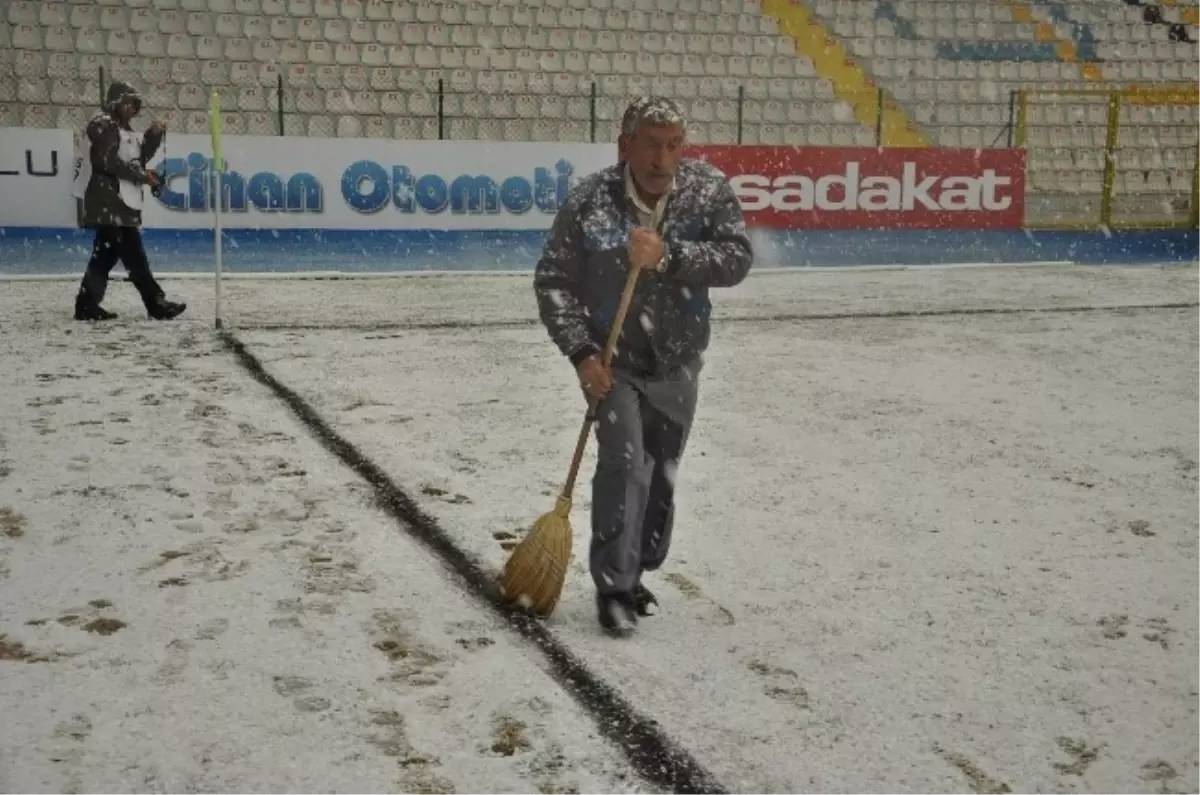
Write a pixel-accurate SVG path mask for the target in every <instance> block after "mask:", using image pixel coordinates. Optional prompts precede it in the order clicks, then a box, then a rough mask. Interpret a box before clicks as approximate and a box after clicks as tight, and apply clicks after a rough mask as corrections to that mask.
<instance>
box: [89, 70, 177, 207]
mask: <svg viewBox="0 0 1200 795" xmlns="http://www.w3.org/2000/svg"><path fill="white" fill-rule="evenodd" d="M128 100H132V101H134V102H137V103H139V105H140V103H141V97H139V96H138V93H137V91H136V90H135V89H134V88H133V86H131V85H129V84H128V83H123V82H121V81H119V80H118V81H116V82H114V83H113V84H112V85H111V86H109V88H108V96H107V97H106V98H105V102H104V109H103V112H101V113H99V114H97V115H96V116H94V117H93V118H92V120H91V121H90V122H88V125H87V129H86V130H85V133H84V138H83V140H81V141H80V143H79V150H80V155H81V158H80V160H79V163H78V169H79V171H78V174H77V175H76V186H77V187H76V191H77V195H78V194H80V193H81V194H82V198H83V218H82V225H83V226H84V227H89V228H94V227H97V226H141V223H142V213H141V206H142V204H141V198H142V194H143V188H142V186H143V185H146V184H147V182H148V179H147V177H146V163H148V162H149V161H150V159H151V158H152V157H154V155H155V153H156V152H157V151H158V147H159V145H160V144H161V143H162V137H161V136H158V135H151V134H149V133H147V134H145V135H143V134H142V133H139V132H137V131H136V130H133V129H132V128H130V127H129V126H126V125H122V124H121V122H120V121H118V118H119V117H118V116H117V106H118V105H120V104H121V103H122V102H125V101H128ZM122 183H124V185H122Z"/></svg>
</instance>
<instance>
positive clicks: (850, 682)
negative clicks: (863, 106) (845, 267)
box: [0, 263, 1200, 792]
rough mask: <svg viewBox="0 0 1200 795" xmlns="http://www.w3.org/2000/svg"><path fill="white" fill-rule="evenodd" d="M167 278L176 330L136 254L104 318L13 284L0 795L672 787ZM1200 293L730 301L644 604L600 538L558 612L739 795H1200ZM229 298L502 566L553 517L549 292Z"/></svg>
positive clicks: (1046, 286)
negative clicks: (615, 577) (179, 313)
mask: <svg viewBox="0 0 1200 795" xmlns="http://www.w3.org/2000/svg"><path fill="white" fill-rule="evenodd" d="M162 267H163V268H164V270H169V263H167V264H164V265H163V266H162ZM164 283H165V285H166V287H167V289H168V291H169V293H171V295H172V297H175V296H176V295H178V296H180V297H183V298H184V299H186V300H187V301H188V302H189V304H190V308H189V310H188V313H187V314H186V315H185V316H184V317H183V318H181V319H180V321H177V322H173V323H155V322H152V321H149V320H146V319H145V318H144V312H142V311H141V310H140V307H139V306H138V304H137V303H136V296H135V294H134V292H133V290H132V288H131V287H130V286H128V285H126V284H123V283H121V282H120V281H118V280H116V279H114V283H113V284H112V286H111V288H110V293H109V296H110V297H109V300H108V301H107V303H106V305H107V306H108V307H109V308H111V309H113V310H116V311H118V312H120V313H121V318H120V319H119V320H118V321H116V322H114V323H112V324H109V325H88V324H80V323H75V322H73V321H72V320H70V311H71V305H72V300H73V296H74V292H75V285H74V284H73V283H70V282H63V281H15V282H0V396H2V398H0V405H2V406H3V411H2V412H0V716H3V717H2V719H0V790H3V791H109V790H121V791H134V792H148V791H162V790H166V791H238V792H254V791H264V790H270V791H300V790H302V791H336V792H383V791H409V792H412V791H419V792H454V791H476V792H482V791H488V792H528V791H538V790H540V791H545V792H562V791H579V792H585V791H609V792H611V791H617V792H625V791H645V790H652V789H654V788H655V785H654V784H653V783H652V782H651V781H649V780H647V778H645V777H643V776H642V775H641V774H639V772H638V769H637V768H636V766H634V765H632V764H631V763H630V761H629V759H628V758H627V756H626V755H625V753H623V752H622V750H621V748H620V747H619V744H618V743H615V742H612V741H610V740H609V739H606V737H605V733H604V731H603V727H601V726H599V725H598V724H597V722H596V720H595V718H594V715H593V714H592V713H590V712H589V711H588V710H587V709H586V708H585V707H584V706H583V705H582V702H581V700H579V699H577V698H575V697H574V696H573V694H572V693H571V692H569V690H568V689H567V688H564V687H563V686H562V685H561V684H560V682H559V681H558V680H557V679H556V678H555V677H554V676H553V675H552V667H551V665H550V664H549V662H548V660H547V657H546V655H545V654H544V652H543V650H542V649H540V648H538V647H537V646H536V645H535V644H531V643H529V642H528V640H527V639H526V638H525V637H524V636H522V635H521V634H520V633H518V632H514V631H513V630H512V629H511V627H510V626H509V625H508V624H507V623H506V622H505V621H504V620H503V619H501V618H500V617H499V616H498V615H497V614H495V613H494V612H491V611H489V610H488V609H486V608H485V606H483V605H482V604H481V601H480V600H479V599H477V598H475V597H474V596H472V595H471V594H470V593H468V592H467V590H466V589H464V588H463V587H462V584H461V582H460V581H459V579H458V578H457V577H455V576H454V575H452V574H451V573H450V572H449V571H448V569H447V567H446V565H445V564H444V563H443V561H442V560H441V559H440V558H439V557H438V556H437V555H436V554H434V553H433V552H431V551H430V549H429V548H428V547H427V546H425V545H423V544H421V543H419V542H418V541H417V540H415V539H414V537H413V535H412V534H411V533H410V532H409V528H406V527H405V526H404V525H402V524H401V523H399V522H397V521H396V520H395V519H394V518H393V517H392V516H391V515H389V514H388V513H386V512H385V511H384V510H382V509H381V507H380V506H379V504H378V503H377V500H376V497H377V495H376V494H375V492H374V491H373V489H372V487H371V486H370V485H369V484H368V483H367V481H366V480H364V478H363V477H361V476H360V474H359V473H357V472H355V471H353V470H351V469H350V468H348V467H346V466H345V465H344V464H343V463H341V462H340V461H339V460H338V459H337V458H335V457H334V456H333V455H332V454H331V453H330V452H329V451H328V450H327V448H326V447H323V446H322V445H321V444H320V443H319V442H318V441H317V439H315V438H314V436H313V435H312V434H311V433H310V432H309V431H308V429H307V428H306V426H305V425H303V424H302V423H301V422H300V421H299V420H298V419H297V416H296V415H295V414H294V413H293V412H292V411H291V410H290V409H289V408H288V407H287V406H286V405H285V404H284V403H283V402H282V401H281V400H280V399H279V398H278V397H277V395H276V394H275V393H273V392H272V391H271V390H270V389H268V388H267V387H266V386H264V385H263V384H262V383H260V382H259V381H256V380H255V379H254V378H252V377H251V375H250V373H248V372H247V370H246V369H244V368H243V366H242V364H241V363H240V360H239V358H238V357H237V356H235V355H234V353H233V352H232V351H231V350H230V349H229V348H228V347H227V346H225V345H224V344H223V343H222V341H221V339H220V338H219V337H218V335H217V333H216V332H215V331H213V330H212V317H211V311H212V285H211V283H210V282H209V281H206V280H197V279H171V278H166V279H164ZM1197 288H1198V281H1197V269H1196V268H1195V267H1184V268H1179V269H1160V268H1077V267H1058V266H1047V267H1030V268H1011V267H998V268H978V269H910V270H904V269H899V270H871V271H842V272H791V273H765V272H764V273H759V274H755V275H752V276H751V278H750V279H748V280H747V282H746V283H745V284H743V285H742V286H740V287H738V288H736V289H733V290H728V291H714V295H713V299H714V304H715V310H714V316H713V317H714V329H713V342H712V347H711V348H710V351H709V354H708V356H707V362H706V365H705V368H704V371H703V373H702V380H701V388H700V405H699V412H698V417H697V420H696V425H695V429H694V431H693V436H692V441H691V444H690V447H689V449H688V451H687V453H686V455H685V457H684V460H683V461H682V463H681V465H680V467H679V470H678V487H679V491H680V494H679V500H680V502H679V514H678V519H677V524H676V539H675V546H674V550H673V553H672V555H671V558H670V560H669V562H668V564H667V566H666V568H665V570H664V571H663V572H661V573H659V574H657V575H654V576H653V577H652V578H651V579H650V580H649V581H648V583H649V584H650V585H651V587H652V588H654V589H655V590H656V592H657V593H658V595H659V599H660V601H661V602H662V611H661V614H660V615H658V616H656V617H653V618H650V619H645V620H643V622H642V624H641V626H640V628H639V632H638V634H637V635H636V636H635V637H634V638H633V639H630V640H626V641H615V640H612V639H608V638H606V637H605V636H603V635H601V634H600V632H599V630H598V627H597V625H596V621H595V616H594V608H593V602H592V596H591V590H590V580H589V578H588V575H587V572H586V570H585V568H584V561H585V560H586V555H582V554H581V555H579V556H578V558H577V560H576V561H575V563H574V565H573V568H572V570H571V575H570V579H569V581H568V584H567V589H566V592H565V595H564V599H563V602H562V604H561V605H560V607H559V609H558V611H557V612H556V613H555V615H554V616H553V617H552V619H551V620H550V621H549V622H548V624H547V629H548V630H549V631H550V632H551V633H552V635H553V636H554V637H555V638H557V639H558V640H559V641H560V642H561V643H562V644H563V645H565V646H566V647H567V648H569V649H570V650H572V651H573V652H574V653H575V654H576V655H577V656H578V658H579V659H581V660H582V661H583V662H584V663H585V664H586V666H587V667H588V669H589V670H590V671H591V672H592V673H593V674H594V675H595V676H596V677H598V678H599V679H601V680H603V682H605V683H607V684H608V685H610V686H611V687H612V688H614V689H615V690H616V691H618V692H619V693H620V694H621V695H622V696H623V697H624V698H625V699H626V700H627V701H628V702H629V703H630V704H632V705H633V706H634V708H635V709H637V710H638V711H639V712H640V713H641V714H642V715H644V716H645V717H647V718H650V719H652V720H655V721H657V722H658V723H659V725H660V726H661V729H662V731H663V732H664V733H665V734H666V735H668V736H669V737H670V738H671V739H672V740H673V741H674V742H675V743H677V744H678V745H679V746H680V747H681V748H683V749H686V751H688V752H689V753H690V754H691V755H692V757H693V758H694V759H695V760H696V761H697V762H698V763H699V764H700V765H703V766H704V768H705V769H706V770H707V771H708V772H709V773H710V774H711V775H712V776H714V777H715V780H716V781H718V782H719V783H720V785H721V786H723V787H724V788H726V789H727V790H729V791H766V792H774V791H872V792H876V791H888V792H906V791H931V792H960V791H968V790H970V791H975V792H1004V791H1009V790H1010V789H1011V790H1012V791H1123V792H1159V791H1176V792H1180V791H1196V790H1197V787H1198V785H1200V781H1198V773H1200V768H1198V765H1200V749H1198V738H1197V697H1198V687H1200V686H1198V682H1197V670H1198V669H1197V656H1198V649H1197V588H1198V582H1197V541H1198V526H1197V461H1198V460H1200V451H1198V449H1197V448H1198V439H1197V435H1198V427H1197V422H1198V408H1197V399H1198V398H1197V378H1198V370H1197V357H1198V341H1197V319H1198V318H1197V309H1196V300H1197ZM224 302H225V309H226V323H227V325H228V326H229V327H230V328H231V329H232V333H233V334H234V335H236V337H237V339H239V340H240V341H241V342H242V343H244V345H245V346H246V349H247V350H248V351H249V352H250V353H251V354H253V355H254V356H255V357H257V358H258V359H259V360H260V361H261V362H262V363H263V365H264V366H265V368H266V370H267V372H268V373H269V374H270V375H271V376H273V377H274V378H276V379H278V380H279V381H280V382H281V383H282V384H284V385H286V386H287V387H288V388H290V389H291V390H294V392H295V393H297V394H298V395H299V396H300V397H301V398H303V399H304V400H305V401H307V402H308V403H309V404H310V405H311V406H312V407H313V408H314V409H315V410H316V412H317V413H319V415H320V416H321V417H322V418H324V420H325V421H326V422H327V423H329V425H330V426H332V428H333V429H334V431H336V432H337V433H338V434H340V435H341V436H342V437H344V438H345V439H346V440H348V441H349V442H350V443H352V444H353V445H354V446H356V447H357V448H358V449H359V450H361V452H362V453H363V454H364V455H365V456H367V457H368V458H370V459H371V460H373V461H374V462H375V463H376V464H378V466H379V467H380V468H381V469H383V470H384V471H386V472H387V473H388V475H389V476H390V477H391V478H393V479H394V481H395V483H397V484H398V485H399V486H400V487H401V488H402V489H403V490H404V491H405V492H406V493H407V494H408V495H410V496H411V497H412V498H413V499H414V500H415V501H416V502H417V503H418V505H419V506H420V508H421V509H423V510H424V512H426V513H427V514H429V515H430V516H431V517H433V519H435V520H436V522H437V524H438V525H439V526H440V528H442V529H443V530H444V531H445V533H446V534H447V535H448V536H449V537H450V538H452V539H453V540H454V542H455V544H456V546H457V547H458V548H459V549H461V550H462V551H463V552H464V553H466V554H467V555H469V556H470V557H471V558H472V559H473V560H475V561H477V562H478V563H479V565H481V566H483V567H484V568H486V569H489V570H496V571H498V570H499V568H500V566H501V564H502V562H503V560H504V559H505V557H506V555H507V552H506V549H505V547H506V546H509V545H511V541H512V539H513V538H514V537H516V536H519V535H520V533H521V532H523V530H524V528H526V527H528V525H529V524H530V523H531V522H532V521H533V520H534V519H535V518H536V517H537V516H538V515H540V514H542V513H544V512H546V511H548V510H550V509H551V508H552V507H553V500H554V495H555V493H556V491H557V489H558V487H559V485H560V483H561V481H562V478H563V477H564V476H565V474H566V469H567V466H568V464H569V461H570V454H571V451H572V445H573V441H574V438H575V435H576V434H577V433H578V428H579V423H580V422H581V420H582V418H583V410H584V406H583V402H582V398H581V396H580V392H579V390H578V388H577V386H576V385H575V383H574V381H573V374H572V373H571V371H570V368H569V366H567V365H566V363H565V362H564V360H563V359H562V357H561V356H559V355H558V353H557V352H556V351H555V350H553V349H552V346H551V344H550V342H549V340H548V338H547V336H546V334H545V332H544V330H543V329H542V328H541V327H540V326H538V325H537V324H536V320H535V318H534V311H535V306H534V300H533V294H532V289H531V279H530V275H529V274H528V273H526V274H521V275H478V276H468V275H456V276H412V277H403V278H386V279H378V278H376V279H367V278H363V279H354V280H250V279H245V280H242V279H233V280H231V281H229V282H228V283H227V284H226V289H225V293H224ZM1027 310H1030V311H1027ZM1032 310H1055V311H1032ZM1062 310H1066V311H1062ZM594 453H595V448H594V444H593V446H592V447H591V448H589V455H588V458H587V460H586V461H585V464H584V466H585V470H584V472H585V477H584V478H582V481H581V484H582V485H581V489H580V492H579V494H578V498H577V501H576V510H575V514H574V517H573V523H574V526H575V528H576V550H577V552H582V551H583V550H585V549H586V544H587V533H588V522H589V518H588V508H589V500H588V496H589V495H588V491H589V489H588V478H587V475H588V474H590V468H591V466H592V463H593V461H594Z"/></svg>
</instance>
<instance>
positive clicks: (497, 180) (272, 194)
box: [0, 128, 1025, 230]
mask: <svg viewBox="0 0 1200 795" xmlns="http://www.w3.org/2000/svg"><path fill="white" fill-rule="evenodd" d="M80 154H82V152H81V153H80ZM211 154H212V150H211V142H210V140H209V137H208V136H207V135H185V134H180V133H173V132H169V133H168V134H167V138H166V144H165V147H164V149H162V150H160V151H159V153H158V155H157V156H156V157H155V162H154V165H157V166H159V167H160V168H162V169H164V170H165V173H166V175H167V179H166V187H165V189H164V190H163V191H162V194H161V196H159V197H158V198H157V199H156V198H152V197H151V196H150V195H149V192H148V191H147V195H146V202H145V208H144V211H143V222H144V225H145V226H146V227H147V228H160V229H189V228H190V229H203V228H208V227H210V226H211V225H212V213H211V210H212V201H211V196H212V192H211V191H209V190H206V187H207V183H206V179H207V177H208V167H209V160H210V158H211ZM687 154H688V155H689V156H692V157H699V158H702V159H704V160H707V161H709V162H711V163H712V164H713V165H715V166H717V167H718V168H720V169H721V170H722V171H724V172H725V174H726V175H727V176H728V177H729V179H730V182H731V184H732V185H733V188H734V191H735V193H736V194H737V196H738V198H739V199H740V200H741V203H742V207H743V209H744V211H745V213H746V221H747V224H748V225H749V226H751V227H768V228H779V229H1019V228H1020V227H1021V224H1022V220H1023V214H1024V194H1025V176H1024V173H1025V159H1024V153H1023V152H1022V151H1021V150H1014V149H983V150H975V149H875V148H851V147H788V146H690V147H688V150H687ZM224 155H225V158H226V160H227V161H228V163H227V165H228V171H227V173H226V174H224V176H223V177H222V184H223V188H224V193H225V195H226V201H225V204H224V205H223V208H224V213H225V215H224V218H223V219H222V221H223V224H224V225H225V228H227V229H342V230H356V229H362V230H368V229H369V230H410V229H421V230H423V229H444V230H542V229H548V228H549V227H550V223H551V221H552V220H553V218H554V214H555V212H556V211H557V210H558V207H559V206H560V205H561V203H562V202H563V200H564V199H565V197H566V195H567V192H568V191H569V190H570V188H571V187H572V186H573V185H574V184H575V183H576V182H577V181H578V180H580V179H581V178H583V177H585V176H587V175H588V174H591V173H593V172H595V171H598V170H599V169H602V168H604V167H606V166H608V165H611V164H612V163H614V162H616V159H617V151H616V146H615V145H614V144H609V143H605V144H584V143H549V142H530V143H516V142H487V141H394V140H377V139H328V138H275V137H254V136H228V137H226V138H225V139H224ZM74 157H75V152H74V142H73V140H72V134H71V132H70V131H68V130H33V129H20V128H0V227H4V226H8V227H18V226H34V227H73V226H75V223H76V221H75V218H76V211H75V202H74V199H73V198H72V181H73V172H74V166H75V163H74Z"/></svg>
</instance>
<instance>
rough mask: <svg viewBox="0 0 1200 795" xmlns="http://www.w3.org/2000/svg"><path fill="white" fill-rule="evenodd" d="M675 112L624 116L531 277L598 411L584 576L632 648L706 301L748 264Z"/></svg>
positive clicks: (666, 518) (664, 518)
mask: <svg viewBox="0 0 1200 795" xmlns="http://www.w3.org/2000/svg"><path fill="white" fill-rule="evenodd" d="M685 136H686V121H685V119H684V115H683V112H682V111H681V110H680V108H679V106H678V105H677V104H676V103H675V102H673V101H672V100H670V99H665V98H659V97H645V98H642V99H639V100H636V101H634V102H633V103H632V104H630V106H629V108H628V109H627V110H626V111H625V115H624V118H623V119H622V122H621V132H620V137H619V139H618V149H619V152H620V161H619V162H618V163H617V165H615V166H612V167H610V168H607V169H604V170H603V171H600V172H597V173H595V174H592V175H590V176H588V177H586V178H584V179H583V180H582V181H581V182H580V183H579V184H578V185H576V186H575V187H574V188H573V189H572V191H571V193H570V195H569V196H568V197H567V200H566V201H565V202H564V203H563V206H562V207H561V208H560V209H559V211H558V214H557V216H556V217H555V219H554V223H553V226H552V227H551V230H550V234H549V238H548V239H547V241H546V245H545V248H544V251H543V253H542V258H541V260H540V261H539V262H538V264H537V268H536V272H535V276H534V290H535V293H536V296H537V301H538V307H539V311H540V315H541V319H542V322H543V323H544V324H545V326H546V328H547V330H548V331H549V333H550V337H551V339H552V340H553V342H554V343H555V345H557V346H558V348H559V350H560V351H561V352H562V353H563V355H565V356H567V357H569V359H570V361H571V362H572V364H574V366H575V369H576V372H577V374H578V376H579V381H580V384H581V386H582V387H583V389H584V390H585V392H586V393H587V394H588V395H590V396H592V397H593V398H595V399H598V400H600V403H599V405H598V406H597V409H596V439H597V442H598V452H597V464H596V472H595V476H594V478H593V481H592V540H591V549H590V555H589V565H590V569H591V574H592V579H593V581H594V582H595V586H596V604H597V610H598V613H599V620H600V624H601V626H602V627H604V629H606V630H607V631H609V632H610V633H613V634H616V635H628V634H629V633H630V632H632V631H633V629H634V627H635V626H636V624H637V620H638V616H639V615H640V616H649V615H653V614H654V613H655V612H656V609H657V605H658V602H657V600H656V599H655V597H654V595H653V594H652V593H651V592H650V590H649V589H648V588H647V587H646V586H645V585H644V584H643V583H642V575H643V573H644V572H647V571H654V570H656V569H658V568H659V567H661V566H662V564H663V561H664V560H665V559H666V557H667V551H668V549H669V547H670V542H671V533H672V528H673V525H674V514H675V499H674V492H675V476H676V472H677V469H678V467H679V461H680V458H681V456H682V455H683V450H684V446H685V444H686V442H687V437H688V432H689V430H690V428H691V424H692V419H693V417H694V415H695V410H696V398H697V390H698V386H699V376H700V369H701V367H702V364H703V362H702V358H701V355H702V354H703V352H704V350H705V349H706V348H707V347H708V342H709V313H710V312H711V304H710V303H709V298H708V289H709V288H710V287H732V286H734V285H736V284H739V283H740V282H741V281H742V280H743V279H744V278H745V277H746V274H747V273H748V272H749V270H750V265H751V261H752V260H753V252H752V249H751V246H750V240H749V238H748V237H747V236H746V227H745V222H744V220H743V218H742V209H741V205H740V204H739V203H738V200H737V197H736V196H735V195H734V192H733V189H732V187H731V186H730V185H729V182H728V180H727V179H726V178H725V175H724V174H722V173H721V172H720V171H718V170H717V169H716V168H714V167H713V166H710V165H709V164H707V163H704V162H702V161H697V160H691V159H684V158H683V145H684V140H685ZM630 268H637V269H640V270H641V271H642V274H641V278H640V280H639V284H638V288H637V292H636V294H635V296H634V299H633V304H632V305H631V308H630V310H629V314H628V316H627V320H626V322H625V324H624V328H623V329H622V334H621V339H620V341H619V343H618V346H617V350H616V353H615V354H614V356H613V360H612V367H611V369H609V368H605V367H604V365H603V362H602V360H601V357H600V352H601V350H602V345H603V341H604V340H605V338H606V337H607V335H608V332H609V327H610V325H611V324H612V322H613V320H614V315H615V314H616V309H617V306H618V302H619V298H620V295H621V291H622V286H623V285H624V283H625V279H626V276H627V275H628V273H629V269H630Z"/></svg>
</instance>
